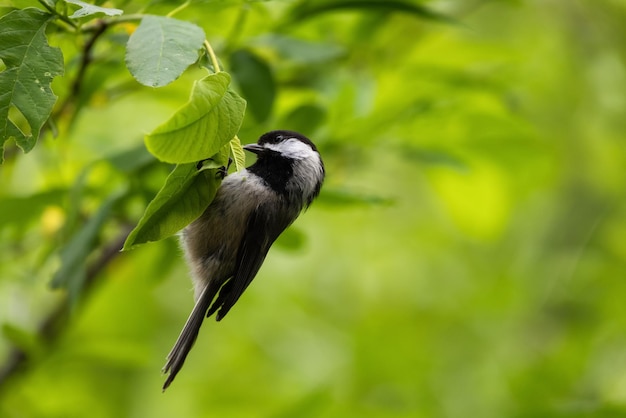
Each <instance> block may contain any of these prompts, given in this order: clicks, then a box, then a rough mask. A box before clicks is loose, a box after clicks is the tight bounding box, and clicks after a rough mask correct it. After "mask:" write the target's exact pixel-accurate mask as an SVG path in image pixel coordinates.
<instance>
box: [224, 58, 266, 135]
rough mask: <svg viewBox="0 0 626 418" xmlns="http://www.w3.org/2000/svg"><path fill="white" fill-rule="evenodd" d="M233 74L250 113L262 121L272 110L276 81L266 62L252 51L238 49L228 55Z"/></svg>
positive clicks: (258, 120)
mask: <svg viewBox="0 0 626 418" xmlns="http://www.w3.org/2000/svg"><path fill="white" fill-rule="evenodd" d="M230 64H231V70H232V73H233V76H234V77H235V80H237V84H238V85H239V87H240V88H241V92H242V93H243V96H244V97H245V98H246V101H247V102H248V108H249V109H250V113H252V116H254V118H255V119H256V120H257V122H259V123H262V122H265V121H266V120H267V118H268V117H269V116H270V114H271V112H272V106H273V105H274V98H275V97H276V83H275V81H274V76H273V75H272V71H271V69H270V67H269V65H267V63H266V62H265V61H264V60H263V59H261V58H260V57H258V56H256V55H254V54H253V53H251V52H249V51H247V50H245V49H240V50H238V51H235V52H233V54H232V55H231V56H230Z"/></svg>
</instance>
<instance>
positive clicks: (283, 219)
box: [163, 131, 325, 391]
mask: <svg viewBox="0 0 626 418" xmlns="http://www.w3.org/2000/svg"><path fill="white" fill-rule="evenodd" d="M243 148H244V149H245V150H247V151H250V152H253V153H255V154H256V155H257V160H256V162H255V163H254V164H253V165H251V166H250V167H248V168H247V169H243V170H241V171H239V172H236V173H233V174H231V175H228V176H226V177H225V178H224V180H223V181H222V184H221V185H220V187H219V189H218V190H217V193H216V195H215V198H214V199H213V201H212V202H211V204H210V205H209V206H208V208H207V209H206V210H205V211H204V213H203V214H202V215H201V216H200V217H199V218H198V219H196V220H195V221H194V222H192V223H191V224H189V226H187V227H186V228H185V229H183V231H182V234H181V244H182V247H183V250H184V253H185V258H186V260H187V264H188V265H189V268H190V270H191V276H192V281H193V284H194V290H195V292H194V293H195V306H194V308H193V310H192V312H191V314H190V315H189V318H188V319H187V322H186V323H185V326H184V327H183V330H182V331H181V333H180V335H179V336H178V340H177V341H176V344H174V348H172V351H171V352H170V353H169V354H168V356H167V363H166V364H165V367H164V368H163V372H164V373H168V372H169V376H168V377H167V379H166V380H165V384H164V385H163V390H164V391H165V389H167V387H168V386H169V385H170V384H171V383H172V381H173V380H174V378H175V377H176V374H177V373H178V372H179V371H180V369H181V367H182V366H183V363H184V362H185V358H186V357H187V354H188V353H189V350H191V347H192V346H193V344H194V342H195V340H196V337H197V336H198V332H199V331H200V326H201V325H202V321H203V320H204V318H205V316H206V317H207V318H208V317H210V316H211V315H213V314H214V313H215V312H217V314H216V320H217V321H220V320H221V319H222V318H224V316H226V314H227V313H228V311H229V310H230V309H231V308H232V307H233V305H234V304H235V302H237V300H238V299H239V297H240V296H241V294H242V293H243V291H244V290H246V288H247V287H248V285H249V284H250V282H251V281H252V279H254V276H256V274H257V272H258V271H259V269H260V268H261V265H262V264H263V260H264V259H265V256H266V255H267V252H268V251H269V249H270V247H271V246H272V244H273V243H274V241H275V240H276V238H278V236H279V235H280V234H281V233H282V232H283V231H284V230H285V228H287V227H288V226H289V225H291V223H293V221H294V220H295V219H296V218H297V217H298V215H299V214H300V212H301V211H302V210H303V209H305V208H307V207H308V206H309V205H310V204H311V203H312V202H313V200H314V199H315V198H316V197H317V196H318V194H319V192H320V188H321V187H322V182H323V181H324V176H325V170H324V163H323V162H322V158H321V157H320V154H319V152H318V151H317V148H316V147H315V145H314V144H313V142H311V140H309V139H308V138H307V137H305V136H304V135H301V134H299V133H297V132H292V131H271V132H268V133H266V134H264V135H262V136H261V137H260V138H259V140H258V141H257V143H256V144H249V145H246V146H244V147H243Z"/></svg>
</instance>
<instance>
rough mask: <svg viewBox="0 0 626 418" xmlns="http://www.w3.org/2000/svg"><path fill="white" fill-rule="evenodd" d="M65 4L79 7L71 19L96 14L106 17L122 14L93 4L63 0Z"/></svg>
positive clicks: (76, 0)
mask: <svg viewBox="0 0 626 418" xmlns="http://www.w3.org/2000/svg"><path fill="white" fill-rule="evenodd" d="M65 2H66V3H70V4H74V5H76V6H79V7H80V9H78V10H76V11H75V12H74V14H73V15H71V16H70V18H72V19H78V18H80V17H85V16H91V15H95V14H97V13H104V14H105V15H107V16H119V15H121V14H122V13H124V11H123V10H121V9H112V8H107V7H100V6H95V5H93V4H89V3H85V2H84V1H80V0H65Z"/></svg>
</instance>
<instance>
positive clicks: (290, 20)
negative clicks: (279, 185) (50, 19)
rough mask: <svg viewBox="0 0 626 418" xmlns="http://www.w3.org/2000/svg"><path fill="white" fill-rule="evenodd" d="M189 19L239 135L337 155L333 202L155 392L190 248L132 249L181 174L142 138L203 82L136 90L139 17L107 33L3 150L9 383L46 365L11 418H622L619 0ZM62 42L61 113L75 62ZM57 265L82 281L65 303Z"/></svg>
mask: <svg viewBox="0 0 626 418" xmlns="http://www.w3.org/2000/svg"><path fill="white" fill-rule="evenodd" d="M18 3H19V4H18ZM23 3H26V2H18V1H15V4H12V3H11V4H10V5H9V6H16V7H17V6H19V7H23ZM30 3H32V4H33V5H35V6H36V5H38V3H37V2H34V1H33V2H30ZM309 3H312V4H315V5H316V7H315V8H313V6H311V4H309ZM385 4H386V5H385ZM407 4H410V6H407ZM178 5H179V3H178V2H174V1H156V2H147V1H139V0H128V1H113V2H107V3H106V6H107V7H115V8H120V9H123V10H124V11H125V13H126V14H130V13H137V12H142V13H150V14H156V15H165V14H167V13H169V12H171V11H172V10H173V9H175V8H176V7H177V6H178ZM403 5H404V6H403ZM9 10H10V9H9V8H6V9H2V13H6V12H8V11H9ZM417 11H423V12H417ZM176 17H177V18H178V19H182V20H187V21H190V22H193V23H195V24H197V25H199V26H201V27H202V28H203V29H204V31H205V33H206V35H207V37H208V39H209V40H210V41H211V42H212V44H214V46H215V48H216V52H217V54H218V57H219V58H220V60H221V61H222V64H223V66H224V67H225V69H226V70H227V71H228V70H232V69H231V65H232V66H234V67H235V68H236V70H235V71H233V75H234V77H235V83H237V74H238V73H239V74H240V75H242V77H243V78H242V79H241V85H239V86H238V88H239V92H240V93H241V94H242V95H243V96H244V98H246V99H247V100H248V101H249V102H250V101H251V100H252V101H253V102H254V103H249V109H254V110H252V113H251V114H249V115H247V116H246V118H245V120H244V125H243V127H242V130H241V131H240V133H239V137H240V138H241V139H242V141H244V142H253V141H255V140H256V138H257V137H258V136H259V135H260V134H261V133H263V132H265V131H268V130H271V129H296V130H300V131H302V132H303V133H304V134H306V135H307V136H309V137H311V138H312V139H313V140H314V141H315V142H316V143H317V144H318V145H319V148H320V150H321V153H322V155H323V157H324V159H325V162H326V165H327V172H328V179H327V183H326V184H325V187H324V189H323V190H322V195H321V197H320V199H319V200H318V201H317V202H316V203H315V204H314V205H313V207H312V208H311V209H310V210H309V211H308V212H307V213H305V214H304V215H303V216H301V218H300V219H298V221H297V222H296V224H295V225H294V227H292V228H291V229H290V230H289V231H287V232H286V233H285V235H284V236H283V237H281V239H280V240H279V241H278V242H277V244H276V245H275V248H274V249H273V250H272V251H271V252H270V255H269V256H268V259H267V260H266V262H265V264H264V266H263V268H262V269H261V272H260V273H259V275H258V276H257V279H256V280H255V281H254V284H253V285H252V286H251V287H250V289H249V290H248V291H247V292H246V294H245V295H244V296H243V297H242V299H241V301H240V302H239V304H238V305H237V306H236V308H235V309H233V311H232V312H231V313H230V315H229V316H228V318H227V319H226V320H225V321H223V323H219V324H216V323H214V322H213V321H210V322H207V323H206V324H205V325H204V327H203V330H202V332H201V334H200V337H199V339H198V342H197V343H196V347H195V348H194V350H192V352H191V354H190V356H189V358H188V360H187V364H186V366H185V368H183V370H182V372H181V374H180V375H179V377H178V378H177V380H176V382H175V383H174V385H173V386H172V387H171V388H170V389H169V390H168V392H167V393H166V394H164V395H163V394H161V392H160V387H161V384H162V380H163V377H162V376H161V375H160V373H159V370H160V367H161V366H162V365H163V362H164V358H165V355H166V354H167V352H168V351H169V349H170V346H171V344H172V343H173V342H174V340H175V338H176V336H177V335H178V332H179V331H180V328H181V326H182V324H183V323H184V321H185V318H186V316H187V314H188V313H189V311H190V310H191V307H192V294H191V284H190V282H189V280H188V275H187V271H186V267H185V266H184V264H183V262H182V260H181V254H180V251H179V250H178V247H177V244H176V241H175V240H174V239H173V238H170V239H168V240H165V241H161V242H158V243H155V244H150V245H146V246H143V247H141V248H139V249H137V250H134V251H131V252H125V253H121V254H119V253H117V250H118V249H119V248H120V247H121V242H123V238H124V237H125V234H126V233H127V232H128V228H129V227H132V226H133V225H134V224H135V223H136V222H137V220H138V219H139V217H140V216H141V214H142V213H143V210H144V209H145V206H146V204H147V202H149V201H150V199H152V198H153V197H154V194H155V193H156V191H157V190H158V189H159V188H160V186H161V185H162V183H163V181H164V179H165V178H166V176H167V174H168V171H169V170H170V167H169V166H167V165H164V164H159V163H157V162H155V161H154V159H153V158H152V157H150V156H149V155H148V154H147V153H146V152H145V150H144V148H143V141H142V136H143V135H144V134H145V133H146V132H149V131H151V130H153V129H154V128H155V127H156V126H158V125H159V124H161V123H163V121H165V120H166V119H167V118H168V117H169V115H171V113H172V112H173V111H174V110H176V109H177V108H179V107H180V106H181V105H182V104H184V103H185V102H186V100H187V98H188V96H189V91H190V88H191V86H192V84H193V82H194V80H196V79H198V78H200V77H202V76H204V75H205V74H206V72H204V71H203V70H200V69H199V68H195V67H193V68H190V69H189V70H188V71H187V72H186V73H185V75H183V76H182V77H181V78H180V79H179V80H177V81H175V82H174V83H173V84H171V85H169V86H167V87H163V88H160V89H150V88H146V87H143V86H141V85H139V84H138V83H137V82H135V81H134V80H133V79H132V78H131V76H130V75H129V73H128V71H127V70H126V68H125V66H124V45H125V42H126V41H127V39H128V36H129V33H130V32H132V29H133V26H132V23H129V24H128V25H127V26H122V25H120V26H118V27H115V28H114V30H111V31H109V32H107V33H106V34H105V35H104V36H103V37H102V38H101V39H100V40H99V42H98V43H97V44H96V45H95V47H94V51H93V54H94V55H93V62H92V63H91V65H90V67H89V69H88V71H87V73H86V75H85V79H84V84H83V86H82V89H81V91H80V95H79V97H77V98H76V100H75V101H74V102H73V103H72V106H70V107H67V108H66V109H65V112H64V113H63V114H61V115H59V120H58V125H59V127H58V129H59V136H58V137H57V138H56V139H53V138H52V137H51V135H50V134H49V132H48V133H47V134H46V135H45V136H44V137H42V138H40V141H39V142H40V143H39V144H38V145H37V146H36V147H35V148H34V150H33V151H32V152H30V153H29V154H27V155H22V154H21V153H20V152H16V150H15V148H14V145H11V144H9V143H7V149H6V151H5V162H4V165H2V166H1V167H0V182H1V183H0V184H1V185H2V187H1V188H0V323H1V324H2V336H1V337H0V338H1V339H0V359H1V360H0V365H1V366H0V369H3V368H4V370H5V372H6V367H7V366H9V365H11V364H12V363H16V359H15V353H16V351H15V348H16V347H17V348H19V349H20V350H21V351H19V352H20V353H23V355H25V356H26V358H27V359H26V361H21V362H19V363H20V368H19V370H18V371H17V372H13V373H9V374H7V373H5V374H4V375H0V376H3V380H2V381H0V416H2V417H20V418H21V417H84V416H90V417H95V418H97V417H112V416H116V417H118V416H119V417H147V416H149V417H172V416H176V417H182V416H190V417H212V416H227V417H251V416H255V417H258V416H263V417H314V416H324V417H391V416H393V417H396V416H397V417H466V416H476V417H494V418H500V417H620V416H626V303H625V302H624V296H623V295H625V294H626V239H625V238H624V237H625V236H626V199H625V197H626V175H625V169H624V168H625V167H626V146H625V137H624V132H625V131H626V117H625V114H626V25H624V22H626V4H624V2H623V1H619V0H604V1H591V0H580V1H569V0H551V1H544V0H510V1H504V0H500V1H481V0H476V1H470V2H468V1H460V0H459V1H454V0H453V1H438V0H433V1H422V2H408V1H405V2H399V1H397V2H396V1H394V2H388V3H385V2H380V1H352V2H350V1H337V2H332V1H320V2H306V1H268V2H258V1H240V0H228V1H227V0H224V1H197V2H191V4H190V5H189V7H187V8H184V9H182V10H180V11H179V12H178V13H177V14H176ZM48 39H49V42H50V44H51V45H55V46H59V47H61V48H62V50H63V53H64V57H65V63H66V75H65V77H57V78H55V80H54V82H53V85H52V87H53V89H54V91H55V93H56V94H57V95H58V96H59V97H60V99H59V101H60V102H59V103H57V106H61V105H62V104H63V101H64V99H65V98H67V97H68V96H70V95H71V85H70V80H72V77H73V76H74V75H75V73H76V70H77V66H78V64H77V61H78V54H79V53H80V48H81V45H82V43H81V42H79V41H77V40H75V39H71V38H68V37H66V36H61V35H60V34H59V33H58V32H56V31H55V30H54V28H49V33H48ZM255 72H258V73H260V75H259V77H260V79H262V80H264V82H263V83H262V85H259V86H258V87H257V89H255V88H254V81H253V80H254V74H255ZM272 84H273V85H272ZM259 91H260V92H263V94H258V92H259ZM267 94H270V95H271V94H275V99H274V101H273V103H272V101H271V100H268V97H267ZM255 101H256V102H255ZM269 105H271V109H270V110H267V106H269ZM103 205H105V206H104V209H102V208H103ZM120 239H122V241H120ZM81 243H82V245H81ZM78 256H80V260H79V261H82V262H77V263H74V264H73V266H74V270H71V271H69V273H68V274H67V275H66V276H65V277H59V271H63V270H60V269H63V268H64V267H63V265H64V264H63V263H64V262H66V261H67V258H68V257H69V258H72V257H74V258H76V257H78ZM55 274H56V275H57V276H56V277H57V280H75V282H74V283H73V284H74V285H75V287H72V286H70V287H69V288H70V289H71V290H73V291H75V294H74V295H73V296H72V298H71V301H72V302H71V303H70V304H66V302H65V300H66V295H65V292H66V291H64V290H51V288H50V284H51V280H52V278H53V277H55ZM73 278H74V279H73ZM76 278H78V279H76ZM59 306H61V307H62V306H69V307H68V308H67V309H65V310H64V309H60V310H59ZM44 321H47V322H46V323H45V324H43V325H42V322H44Z"/></svg>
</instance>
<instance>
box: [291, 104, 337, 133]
mask: <svg viewBox="0 0 626 418" xmlns="http://www.w3.org/2000/svg"><path fill="white" fill-rule="evenodd" d="M325 119H326V109H325V108H323V107H322V106H319V105H316V104H305V105H302V106H299V107H297V108H296V109H294V110H292V111H291V112H289V114H287V116H285V117H284V118H283V120H282V122H281V124H280V126H283V127H284V128H285V129H289V130H292V131H296V132H309V133H312V132H313V131H315V129H317V128H318V127H319V126H320V125H321V124H322V123H323V122H324V120H325Z"/></svg>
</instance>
